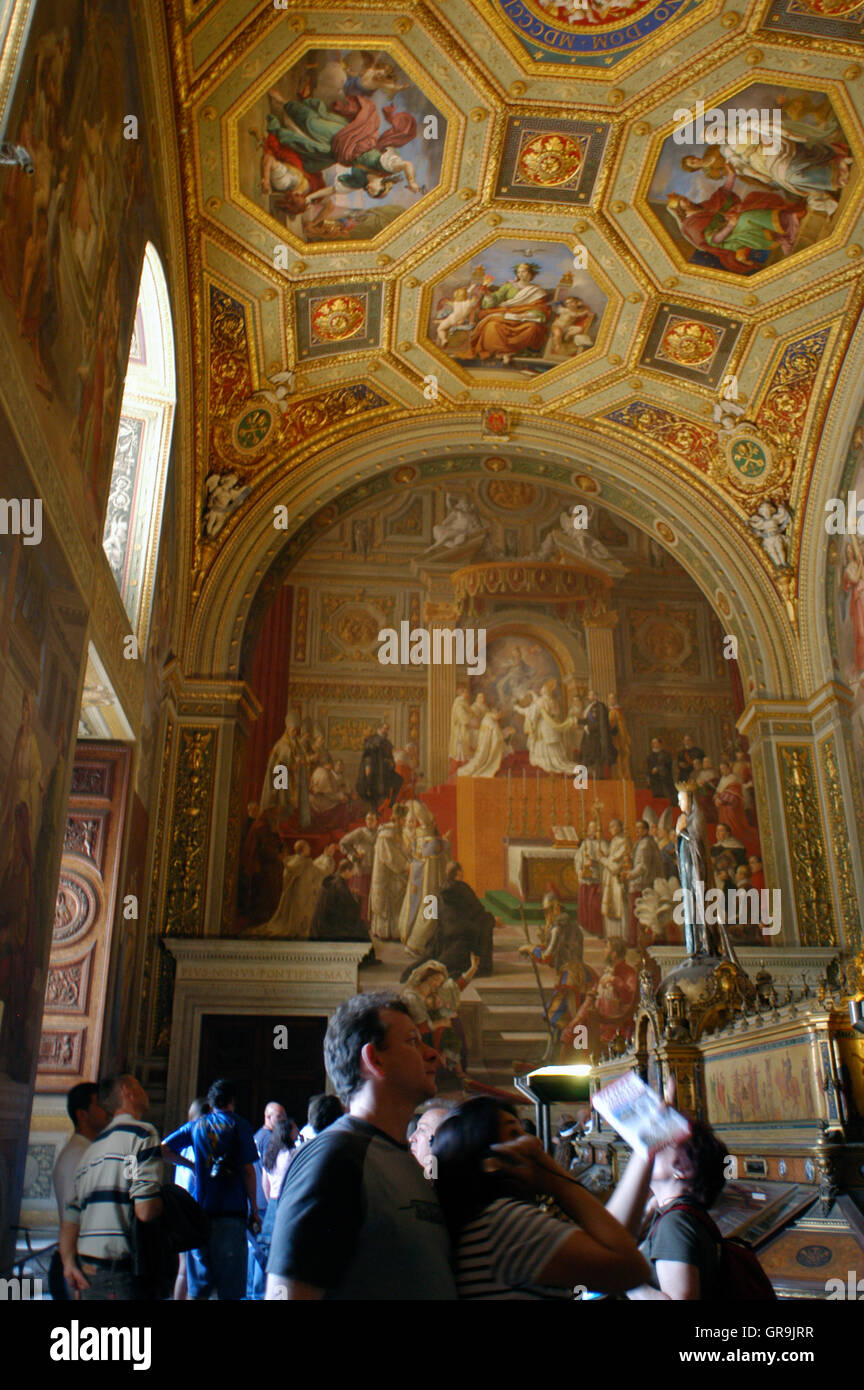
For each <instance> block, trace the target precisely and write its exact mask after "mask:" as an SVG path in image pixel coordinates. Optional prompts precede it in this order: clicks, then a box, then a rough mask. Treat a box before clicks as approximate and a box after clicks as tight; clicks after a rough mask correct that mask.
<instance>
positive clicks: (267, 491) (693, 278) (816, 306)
mask: <svg viewBox="0 0 864 1390" xmlns="http://www.w3.org/2000/svg"><path fill="white" fill-rule="evenodd" d="M168 13H169V19H170V25H171V41H172V49H173V62H174V75H173V80H174V88H175V101H176V103H177V107H178V113H179V126H180V146H181V166H182V170H183V174H184V179H185V215H186V224H187V233H186V235H187V245H188V248H189V258H190V275H191V292H192V298H193V304H192V309H193V332H194V335H195V340H196V361H197V366H196V371H197V387H196V409H197V411H198V415H197V420H196V459H195V476H196V492H197V497H198V509H197V513H198V515H197V522H196V535H195V538H194V568H195V570H196V573H197V576H198V578H197V580H196V591H197V592H200V591H201V589H202V585H204V582H205V576H206V574H207V572H208V571H209V570H210V569H211V567H212V566H213V565H214V563H215V561H216V558H217V555H219V554H220V552H222V551H223V550H224V549H225V548H226V547H229V548H230V547H232V546H234V547H239V546H241V544H242V539H241V538H242V537H243V536H247V538H248V536H249V535H251V534H252V531H254V532H255V533H256V534H259V533H261V528H262V526H263V525H264V524H265V522H264V521H262V518H263V517H265V514H269V515H270V516H272V512H273V507H274V505H276V504H278V503H280V502H281V503H290V502H291V499H292V497H294V496H300V494H301V492H302V486H301V485H302V482H303V479H304V478H305V477H307V476H312V473H313V471H314V468H315V461H316V460H321V459H323V458H324V457H325V456H326V459H327V461H328V462H327V469H328V470H329V471H328V487H327V488H326V489H324V488H319V489H318V492H319V495H318V496H317V497H314V498H312V499H311V501H304V502H303V504H302V505H303V506H304V507H305V508H306V511H305V513H304V514H305V516H307V517H308V516H309V515H310V507H312V508H313V509H314V506H320V507H321V508H322V509H324V508H325V503H326V502H327V501H328V499H332V497H333V496H334V495H335V493H336V492H338V491H339V490H340V488H347V487H348V486H351V485H354V483H355V482H356V481H357V480H358V479H359V478H360V474H356V473H345V475H344V477H340V471H339V470H340V464H339V445H340V441H343V440H344V441H346V444H347V443H348V442H349V441H350V442H351V443H352V444H353V443H354V442H356V439H357V436H358V431H362V433H363V435H364V437H365V438H366V439H367V440H369V439H372V438H374V437H375V432H376V431H378V432H380V437H381V441H382V444H381V449H382V453H381V458H382V462H383V464H385V465H388V466H389V465H390V464H391V463H394V464H395V462H396V459H397V456H398V455H399V453H400V449H401V448H402V447H403V446H405V445H406V444H407V443H408V442H409V441H410V440H411V438H412V434H413V433H415V432H417V431H422V432H423V435H424V440H426V441H428V435H429V423H430V418H431V419H433V420H434V419H440V421H441V428H442V431H446V432H447V437H448V438H449V439H451V440H452V439H453V438H454V431H455V427H456V425H457V423H461V424H462V425H463V433H464V440H465V443H466V444H471V445H473V444H475V443H476V444H478V445H479V444H480V443H482V442H484V441H485V443H486V444H487V446H488V445H489V444H496V449H497V450H499V451H500V452H501V453H502V455H503V456H505V457H506V456H507V455H508V451H511V453H512V452H514V451H515V453H519V452H520V451H521V452H525V451H530V450H531V449H532V447H533V443H534V439H535V436H536V435H537V434H538V432H539V431H540V429H541V423H542V425H543V427H544V428H545V427H546V426H549V427H553V426H554V427H556V428H558V429H559V431H561V430H563V431H565V432H566V437H567V439H568V441H569V444H570V445H571V446H572V448H573V450H574V451H575V452H576V454H578V452H579V450H580V448H584V449H585V450H586V451H590V450H593V451H597V450H598V449H599V450H601V451H604V452H605V454H606V456H607V457H608V458H609V459H610V460H614V458H615V457H616V456H617V453H616V451H620V452H621V456H622V457H623V456H624V454H625V453H626V455H627V457H628V458H629V459H631V460H632V459H633V458H634V457H636V458H637V459H638V460H641V465H640V464H638V463H637V465H636V467H637V471H638V470H639V469H640V468H641V470H642V479H643V481H644V482H645V483H646V485H648V486H651V485H653V489H654V495H655V499H656V513H655V521H656V522H657V524H660V523H662V519H663V516H664V505H665V502H664V498H665V497H666V496H668V495H670V489H674V487H675V475H676V474H677V475H678V477H680V478H681V479H686V480H687V482H688V486H692V487H694V488H695V491H696V495H697V496H699V497H700V499H701V502H700V506H699V508H698V509H697V510H698V512H699V520H700V524H703V525H704V526H705V528H706V529H707V532H710V528H711V526H712V524H713V523H712V518H714V519H716V524H717V526H718V527H721V526H722V528H725V534H728V535H734V536H735V538H736V543H737V544H738V545H740V546H741V547H742V548H745V549H746V550H748V551H749V552H750V553H751V555H752V566H753V567H754V568H755V569H756V571H757V572H759V573H761V574H762V575H763V577H764V580H765V582H767V583H768V584H770V585H771V586H772V588H773V591H774V593H775V594H776V596H777V600H778V602H779V604H780V605H781V611H782V612H784V613H785V614H786V616H787V618H788V621H789V622H790V623H792V624H793V625H794V621H795V619H796V615H797V609H796V605H797V600H798V586H797V570H798V566H797V558H796V557H797V554H798V547H799V542H800V537H801V534H802V529H803V527H804V521H805V513H806V505H807V496H808V489H809V483H810V477H811V472H812V468H813V465H814V460H815V459H816V456H817V450H818V446H819V441H820V431H821V430H822V428H823V426H824V423H825V418H826V412H827V410H828V407H829V405H830V402H831V391H832V386H833V384H834V382H835V381H836V379H837V376H838V373H839V371H840V370H841V367H842V364H843V355H844V351H845V348H846V346H847V344H848V342H849V340H850V338H851V335H852V333H853V330H854V328H855V325H856V323H857V320H858V317H859V313H860V307H861V283H860V265H859V258H860V255H861V247H862V244H864V222H862V217H864V201H862V193H861V190H862V187H864V184H862V164H864V84H862V81H861V72H862V68H861V65H860V64H861V57H862V53H864V42H862V19H864V3H860V2H859V3H858V4H852V3H849V2H848V0H847V2H846V3H841V0H769V3H764V2H763V3H759V4H751V5H749V6H742V7H741V9H740V10H737V9H736V10H733V9H731V8H729V7H728V6H726V7H724V5H723V4H722V3H717V4H712V3H710V0H699V2H698V3H694V0H689V3H688V0H680V3H676V2H675V0H664V3H662V4H660V3H657V0H629V2H628V0H578V3H577V0H474V3H469V0H437V3H429V4H424V3H413V4H412V3H402V4H399V5H396V4H393V3H388V4H384V5H382V4H374V3H357V4H350V3H349V4H345V5H342V4H340V5H338V6H336V5H332V6H331V5H325V6H320V7H319V8H315V7H314V6H313V7H309V6H302V5H298V4H294V3H293V2H292V0H287V3H286V4H285V5H282V4H278V3H277V4H274V3H252V2H251V0H210V2H209V3H208V0H168ZM688 113H689V118H690V119H691V124H690V125H688V124H687V121H688ZM736 120H737V121H738V126H737V127H736V125H735V122H736ZM700 121H701V124H700ZM748 121H749V122H750V124H749V125H748ZM712 122H713V125H712ZM754 123H758V124H754ZM682 132H683V133H682ZM493 311H494V312H493ZM361 415H362V416H363V420H362V422H361V421H359V420H358V419H357V418H356V417H358V416H361ZM496 441H497V443H496ZM424 450H425V451H426V452H428V449H426V447H425V445H424ZM346 466H347V465H346ZM316 476H317V474H316ZM575 476H576V475H575V474H574V477H575ZM316 486H317V485H316ZM574 487H577V488H578V483H575V482H574ZM325 493H326V496H325ZM760 507H762V508H763V509H764V508H767V509H768V510H763V511H761V512H760V510H759V508H760ZM769 511H770V514H771V516H778V515H779V516H781V517H782V516H783V515H785V516H787V518H788V519H787V520H786V521H784V522H782V528H783V530H782V534H783V546H782V547H780V548H779V549H778V548H777V547H776V546H775V547H773V551H772V548H771V547H768V546H766V545H765V543H764V538H765V531H764V529H760V525H759V519H760V516H761V517H762V518H763V519H764V518H765V517H767V516H768V512H769ZM322 515H325V516H326V510H325V511H322ZM322 524H325V523H324V522H322ZM657 534H658V535H662V533H661V532H660V531H658V532H657ZM781 559H785V563H783V564H781V563H778V561H779V560H781Z"/></svg>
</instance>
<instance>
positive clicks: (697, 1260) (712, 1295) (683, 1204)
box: [607, 1092, 728, 1301]
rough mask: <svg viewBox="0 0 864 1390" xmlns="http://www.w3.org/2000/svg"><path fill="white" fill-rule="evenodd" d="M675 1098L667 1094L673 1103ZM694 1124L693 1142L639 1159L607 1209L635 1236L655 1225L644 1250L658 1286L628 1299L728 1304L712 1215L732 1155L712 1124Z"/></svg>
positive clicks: (632, 1163)
mask: <svg viewBox="0 0 864 1390" xmlns="http://www.w3.org/2000/svg"><path fill="white" fill-rule="evenodd" d="M670 1096H671V1092H667V1100H669V1101H670V1104H671V1099H670ZM690 1125H691V1131H690V1134H689V1135H688V1136H687V1138H686V1139H682V1140H681V1141H680V1142H679V1143H677V1144H668V1145H666V1147H665V1148H662V1149H658V1151H657V1152H656V1153H655V1154H654V1155H653V1157H652V1158H640V1157H639V1156H638V1155H636V1154H633V1155H632V1157H631V1158H630V1160H629V1162H628V1164H627V1167H626V1169H625V1170H624V1176H623V1178H622V1179H621V1181H620V1182H619V1184H618V1186H617V1187H616V1189H615V1191H614V1192H613V1193H612V1196H611V1197H610V1198H609V1201H608V1203H607V1210H608V1211H610V1212H612V1214H613V1215H614V1216H616V1217H617V1218H618V1220H619V1221H621V1222H622V1223H623V1224H624V1225H625V1226H626V1227H627V1229H628V1230H629V1231H631V1232H632V1233H633V1235H636V1236H638V1235H639V1234H640V1232H642V1231H643V1230H644V1228H645V1222H646V1218H648V1217H650V1218H651V1220H650V1224H649V1226H648V1229H647V1234H645V1237H644V1239H643V1241H642V1244H641V1245H640V1247H639V1248H640V1250H641V1251H642V1253H643V1254H644V1255H645V1257H646V1259H647V1260H649V1261H650V1263H651V1270H652V1274H651V1279H650V1280H649V1281H648V1282H647V1283H645V1284H641V1285H639V1286H638V1287H634V1288H632V1289H630V1291H629V1292H628V1294H627V1297H628V1298H631V1299H657V1298H661V1299H672V1300H675V1301H678V1300H692V1299H702V1300H711V1299H718V1298H720V1297H721V1289H720V1257H721V1248H720V1246H719V1245H718V1243H717V1240H716V1238H715V1235H714V1234H713V1233H712V1228H713V1223H712V1221H711V1219H710V1217H708V1216H707V1212H708V1208H709V1207H710V1206H712V1205H713V1203H714V1202H716V1200H717V1198H718V1197H719V1195H720V1193H721V1191H722V1190H723V1184H724V1183H725V1181H726V1173H725V1161H726V1156H727V1152H728V1151H727V1149H726V1145H725V1144H723V1143H722V1142H721V1141H720V1140H719V1139H718V1138H717V1136H716V1134H715V1133H714V1131H713V1130H712V1128H711V1126H710V1125H709V1124H708V1123H707V1121H705V1120H691V1122H690ZM649 1192H650V1197H649Z"/></svg>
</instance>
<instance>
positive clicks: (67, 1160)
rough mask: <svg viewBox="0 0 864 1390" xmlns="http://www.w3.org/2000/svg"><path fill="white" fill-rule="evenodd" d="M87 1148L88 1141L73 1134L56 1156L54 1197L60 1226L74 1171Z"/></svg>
mask: <svg viewBox="0 0 864 1390" xmlns="http://www.w3.org/2000/svg"><path fill="white" fill-rule="evenodd" d="M89 1147H90V1140H89V1139H85V1137H84V1135H83V1134H73V1135H72V1137H71V1139H69V1140H68V1142H67V1143H66V1144H64V1145H63V1148H62V1149H61V1150H60V1152H59V1154H58V1155H57V1162H56V1163H55V1164H54V1195H55V1196H56V1198H57V1211H58V1213H59V1217H60V1223H61V1225H62V1223H63V1212H64V1211H65V1210H66V1203H67V1202H68V1201H69V1198H70V1197H71V1196H72V1186H73V1183H74V1180H75V1169H76V1168H77V1167H78V1165H79V1163H80V1162H81V1160H82V1158H83V1157H84V1153H85V1151H86V1150H87V1149H89Z"/></svg>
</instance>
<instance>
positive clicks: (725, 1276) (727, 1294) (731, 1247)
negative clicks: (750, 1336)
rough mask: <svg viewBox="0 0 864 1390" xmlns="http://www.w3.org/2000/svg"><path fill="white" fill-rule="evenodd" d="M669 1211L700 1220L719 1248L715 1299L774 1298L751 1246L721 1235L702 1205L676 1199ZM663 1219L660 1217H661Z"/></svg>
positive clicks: (751, 1300)
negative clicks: (681, 1212) (685, 1213)
mask: <svg viewBox="0 0 864 1390" xmlns="http://www.w3.org/2000/svg"><path fill="white" fill-rule="evenodd" d="M670 1211H686V1212H689V1214H690V1215H691V1216H695V1217H696V1219H697V1221H700V1222H701V1223H702V1225H703V1226H704V1227H705V1229H706V1231H707V1232H708V1233H709V1235H710V1236H711V1237H712V1239H713V1240H714V1242H715V1244H716V1245H718V1246H719V1249H720V1262H719V1267H718V1271H717V1288H718V1294H717V1297H718V1299H721V1300H722V1301H723V1302H725V1303H764V1302H767V1301H769V1300H774V1301H776V1299H777V1295H776V1293H775V1292H774V1286H773V1284H772V1283H771V1280H770V1279H769V1278H768V1275H767V1274H766V1273H765V1271H764V1269H763V1268H762V1266H761V1265H760V1263H759V1261H758V1259H757V1257H756V1255H755V1254H754V1252H753V1251H752V1250H751V1249H750V1246H749V1245H747V1243H746V1242H745V1241H743V1240H739V1239H736V1237H734V1236H724V1235H723V1234H722V1233H721V1232H720V1230H719V1228H718V1227H717V1225H716V1223H715V1222H714V1221H713V1220H712V1219H711V1217H710V1216H709V1215H708V1213H707V1211H706V1210H705V1208H704V1207H700V1206H697V1205H696V1204H695V1203H691V1202H676V1203H675V1205H674V1206H671V1207H667V1209H666V1211H664V1212H663V1216H667V1215H668V1213H669V1212H670ZM661 1220H662V1217H661Z"/></svg>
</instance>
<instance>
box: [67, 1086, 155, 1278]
mask: <svg viewBox="0 0 864 1390" xmlns="http://www.w3.org/2000/svg"><path fill="white" fill-rule="evenodd" d="M99 1094H100V1100H101V1103H102V1106H103V1108H104V1109H105V1110H106V1111H107V1113H108V1115H109V1116H110V1117H111V1118H110V1122H109V1124H108V1126H107V1127H106V1128H105V1129H103V1131H102V1133H101V1134H100V1135H99V1137H98V1138H97V1139H95V1140H94V1141H93V1143H92V1144H91V1145H90V1147H89V1149H88V1150H87V1152H86V1154H85V1156H84V1158H83V1160H82V1162H81V1164H80V1166H79V1167H78V1169H77V1170H76V1172H75V1179H74V1184H73V1189H72V1196H71V1197H70V1199H69V1201H68V1202H67V1204H66V1210H65V1213H64V1217H63V1225H62V1227H61V1229H60V1256H61V1258H62V1260H63V1275H64V1278H65V1279H66V1282H67V1284H68V1286H69V1288H70V1289H71V1290H72V1292H73V1297H75V1298H82V1299H85V1300H93V1299H131V1298H136V1297H140V1292H141V1291H140V1290H139V1289H138V1288H137V1287H136V1284H135V1280H134V1277H133V1273H132V1244H131V1235H132V1222H133V1221H135V1220H138V1221H154V1220H155V1219H156V1218H157V1217H158V1216H160V1215H161V1213H162V1199H161V1197H160V1196H159V1188H160V1186H161V1183H162V1160H161V1158H160V1153H159V1136H158V1134H157V1133H156V1130H155V1129H154V1128H153V1126H152V1125H148V1124H146V1123H145V1122H144V1121H143V1120H142V1118H141V1117H142V1116H143V1115H144V1113H145V1112H146V1110H147V1107H148V1105H149V1100H148V1097H147V1093H146V1091H145V1090H144V1088H143V1086H142V1085H141V1083H140V1082H139V1081H137V1080H136V1079H135V1077H134V1076H128V1075H127V1076H111V1077H108V1078H107V1080H105V1081H102V1082H100V1085H99Z"/></svg>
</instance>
